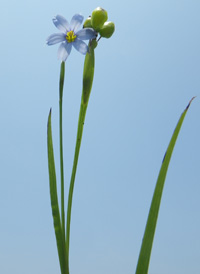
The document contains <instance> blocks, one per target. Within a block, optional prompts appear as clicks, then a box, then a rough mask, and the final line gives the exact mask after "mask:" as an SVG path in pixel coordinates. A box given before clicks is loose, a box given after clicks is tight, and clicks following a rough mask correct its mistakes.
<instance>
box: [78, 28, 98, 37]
mask: <svg viewBox="0 0 200 274" xmlns="http://www.w3.org/2000/svg"><path fill="white" fill-rule="evenodd" d="M76 35H77V38H79V39H82V40H90V39H94V38H95V37H96V36H97V33H96V31H94V30H93V29H92V28H84V29H81V30H79V31H77V32H76Z"/></svg>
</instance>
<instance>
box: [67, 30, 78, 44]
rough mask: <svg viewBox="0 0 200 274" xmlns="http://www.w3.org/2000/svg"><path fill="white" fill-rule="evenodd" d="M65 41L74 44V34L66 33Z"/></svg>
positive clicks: (71, 32)
mask: <svg viewBox="0 0 200 274" xmlns="http://www.w3.org/2000/svg"><path fill="white" fill-rule="evenodd" d="M66 39H67V42H68V43H71V42H74V40H75V39H76V35H75V34H74V32H73V31H72V30H71V31H68V33H67V35H66Z"/></svg>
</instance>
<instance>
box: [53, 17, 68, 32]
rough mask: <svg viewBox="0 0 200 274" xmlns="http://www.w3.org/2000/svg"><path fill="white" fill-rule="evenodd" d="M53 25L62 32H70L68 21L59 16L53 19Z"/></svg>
mask: <svg viewBox="0 0 200 274" xmlns="http://www.w3.org/2000/svg"><path fill="white" fill-rule="evenodd" d="M53 23H54V25H55V26H56V27H57V28H58V29H59V30H60V31H62V32H64V33H67V32H68V31H70V25H69V23H68V21H67V20H66V19H65V18H64V17H63V16H61V15H56V16H55V17H54V18H53Z"/></svg>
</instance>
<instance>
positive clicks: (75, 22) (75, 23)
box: [70, 14, 84, 32]
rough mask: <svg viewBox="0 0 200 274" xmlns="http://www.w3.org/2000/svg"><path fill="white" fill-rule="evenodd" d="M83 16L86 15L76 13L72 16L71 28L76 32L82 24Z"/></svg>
mask: <svg viewBox="0 0 200 274" xmlns="http://www.w3.org/2000/svg"><path fill="white" fill-rule="evenodd" d="M83 18H84V17H83V16H82V15H80V14H75V15H74V16H73V17H72V20H71V22H70V28H71V30H73V31H74V32H76V31H77V30H78V28H79V27H80V25H81V24H82V22H83Z"/></svg>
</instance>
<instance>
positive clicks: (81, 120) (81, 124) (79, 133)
mask: <svg viewBox="0 0 200 274" xmlns="http://www.w3.org/2000/svg"><path fill="white" fill-rule="evenodd" d="M86 110H87V104H84V103H83V101H82V102H81V106H80V113H79V122H78V131H77V137H76V147H75V154H74V162H73V169H72V175H71V181H70V188H69V196H68V207H67V235H66V249H67V254H68V256H69V240H70V223H71V208H72V198H73V191H74V182H75V176H76V169H77V164H78V157H79V151H80V147H81V140H82V134H83V127H84V121H85V115H86ZM68 260H69V257H68Z"/></svg>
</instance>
